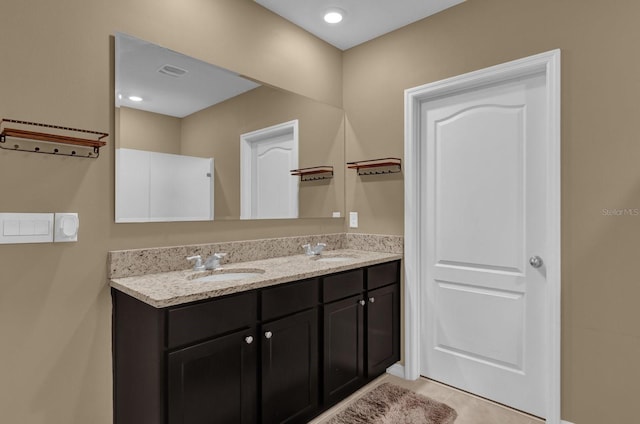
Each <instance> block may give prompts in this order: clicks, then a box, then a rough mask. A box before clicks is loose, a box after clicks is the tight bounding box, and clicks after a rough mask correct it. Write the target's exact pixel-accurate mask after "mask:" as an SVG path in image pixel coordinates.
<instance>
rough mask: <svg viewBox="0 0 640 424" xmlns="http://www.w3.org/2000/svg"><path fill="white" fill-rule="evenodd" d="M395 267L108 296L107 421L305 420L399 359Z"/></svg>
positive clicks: (160, 423) (397, 274) (165, 423)
mask: <svg viewBox="0 0 640 424" xmlns="http://www.w3.org/2000/svg"><path fill="white" fill-rule="evenodd" d="M399 264H400V262H399V261H394V262H389V263H384V264H381V265H374V266H369V267H365V268H360V269H355V270H350V271H345V272H341V273H336V274H331V275H327V276H323V277H318V278H312V279H308V280H304V281H298V282H293V283H287V284H281V285H277V286H274V287H269V288H263V289H257V290H252V291H248V292H244V293H240V294H234V295H228V296H223V297H219V298H214V299H209V300H204V301H199V302H193V303H189V304H185V305H179V306H173V307H167V308H154V307H152V306H149V305H147V304H146V303H144V302H142V301H139V300H137V299H134V298H133V297H131V296H129V295H127V294H125V293H123V292H120V291H118V290H115V289H113V290H112V297H113V308H114V313H113V355H114V358H113V359H114V423H116V424H210V423H216V424H217V423H234V424H235V423H240V424H244V423H263V424H271V423H288V424H294V423H305V422H307V421H308V420H309V419H311V418H312V417H314V416H316V415H318V414H319V413H320V412H322V411H323V410H325V409H327V408H328V407H330V406H331V405H333V404H335V403H336V402H338V401H340V400H341V399H343V398H344V397H346V396H348V395H349V394H351V393H352V392H353V391H355V390H356V389H358V388H359V387H361V386H362V385H363V384H365V383H366V382H367V381H369V380H371V379H373V378H375V377H377V376H378V375H380V374H382V373H383V372H384V371H385V369H386V368H387V367H389V366H390V365H392V364H393V363H394V362H396V361H397V360H399V350H400V348H399V338H400V303H399V278H400V271H399Z"/></svg>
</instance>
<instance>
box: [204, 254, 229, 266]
mask: <svg viewBox="0 0 640 424" xmlns="http://www.w3.org/2000/svg"><path fill="white" fill-rule="evenodd" d="M225 256H227V254H226V253H214V254H213V255H211V256H209V257H208V258H207V260H206V261H204V267H205V268H206V269H218V268H220V259H222V258H224V257H225Z"/></svg>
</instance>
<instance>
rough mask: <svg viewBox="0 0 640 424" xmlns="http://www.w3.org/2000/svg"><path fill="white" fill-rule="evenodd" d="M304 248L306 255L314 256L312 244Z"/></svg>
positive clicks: (304, 245) (305, 245)
mask: <svg viewBox="0 0 640 424" xmlns="http://www.w3.org/2000/svg"><path fill="white" fill-rule="evenodd" d="M302 248H303V249H304V253H305V254H306V255H312V254H313V253H312V252H311V244H310V243H307V244H303V245H302Z"/></svg>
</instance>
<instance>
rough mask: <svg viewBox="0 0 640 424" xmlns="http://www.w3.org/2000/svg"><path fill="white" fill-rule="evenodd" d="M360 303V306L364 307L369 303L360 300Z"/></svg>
mask: <svg viewBox="0 0 640 424" xmlns="http://www.w3.org/2000/svg"><path fill="white" fill-rule="evenodd" d="M358 303H359V304H360V306H364V305H365V304H366V303H367V302H365V301H364V300H360V301H359V302H358Z"/></svg>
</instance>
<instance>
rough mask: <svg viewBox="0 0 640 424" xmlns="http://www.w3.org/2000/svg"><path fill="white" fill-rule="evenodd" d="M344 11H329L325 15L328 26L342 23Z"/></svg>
mask: <svg viewBox="0 0 640 424" xmlns="http://www.w3.org/2000/svg"><path fill="white" fill-rule="evenodd" d="M343 17H344V11H343V10H341V9H329V10H327V11H326V12H325V14H324V21H325V22H326V23H328V24H337V23H339V22H341V21H342V18H343Z"/></svg>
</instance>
